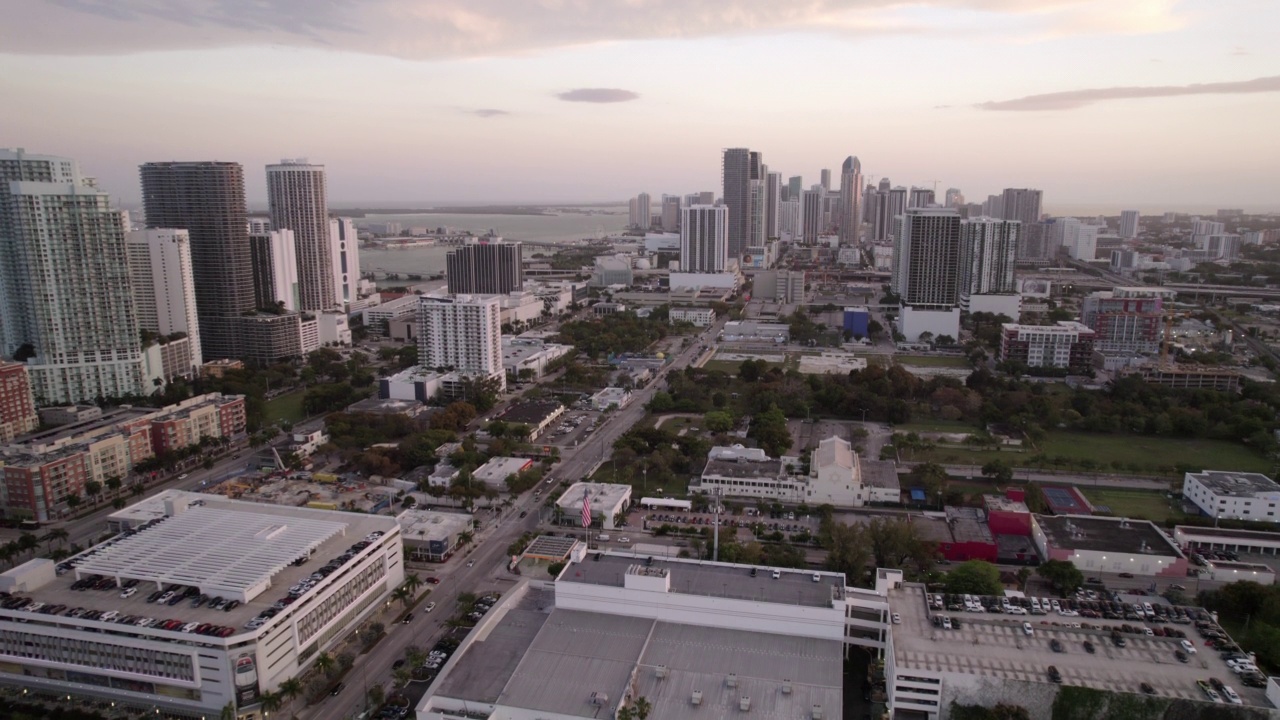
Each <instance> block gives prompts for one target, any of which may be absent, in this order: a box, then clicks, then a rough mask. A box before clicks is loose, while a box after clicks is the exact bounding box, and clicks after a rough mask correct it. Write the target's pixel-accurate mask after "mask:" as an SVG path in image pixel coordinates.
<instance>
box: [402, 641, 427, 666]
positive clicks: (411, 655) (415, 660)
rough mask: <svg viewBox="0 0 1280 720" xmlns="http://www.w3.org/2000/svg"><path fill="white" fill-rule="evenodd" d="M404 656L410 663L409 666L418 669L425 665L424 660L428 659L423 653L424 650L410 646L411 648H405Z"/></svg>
mask: <svg viewBox="0 0 1280 720" xmlns="http://www.w3.org/2000/svg"><path fill="white" fill-rule="evenodd" d="M404 656H405V659H406V660H408V661H409V664H410V665H412V666H413V667H418V666H419V665H421V664H422V663H423V661H424V660H426V659H427V654H426V653H425V652H423V651H422V648H420V647H418V646H417V645H410V646H409V647H407V648H405V649H404Z"/></svg>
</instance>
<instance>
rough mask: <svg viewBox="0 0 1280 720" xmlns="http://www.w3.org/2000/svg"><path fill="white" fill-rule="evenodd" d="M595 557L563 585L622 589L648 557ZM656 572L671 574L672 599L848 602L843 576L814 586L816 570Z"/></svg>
mask: <svg viewBox="0 0 1280 720" xmlns="http://www.w3.org/2000/svg"><path fill="white" fill-rule="evenodd" d="M595 557H596V555H589V556H588V557H587V558H586V559H584V560H583V561H582V562H576V563H573V564H571V565H570V566H569V567H568V568H567V569H566V570H565V572H564V574H563V575H561V576H560V582H576V583H584V584H587V585H608V586H611V587H623V584H624V581H623V577H624V576H625V575H626V573H627V568H629V567H632V566H633V565H636V564H637V560H640V561H643V560H644V559H645V558H647V557H648V556H646V555H642V554H639V553H623V552H618V551H612V552H609V553H602V554H599V559H598V560H597V559H595ZM652 567H654V568H662V569H666V570H667V571H669V572H670V574H671V592H673V593H683V594H685V595H706V596H710V597H725V598H736V599H739V600H755V601H757V602H768V603H778V604H781V605H800V606H805V607H821V608H829V607H831V605H832V602H833V601H834V600H837V599H838V600H840V601H841V602H843V601H844V576H842V575H837V574H836V573H829V572H818V577H819V582H814V581H813V574H814V572H815V571H812V570H792V569H779V572H781V577H779V578H778V579H777V580H774V579H773V577H772V574H771V571H772V570H773V568H767V567H760V568H758V569H757V572H756V576H755V577H752V576H751V566H748V565H736V566H726V565H723V564H716V565H712V564H705V565H704V564H702V563H699V562H697V561H689V562H680V561H673V560H661V559H658V558H654V559H653V565H652Z"/></svg>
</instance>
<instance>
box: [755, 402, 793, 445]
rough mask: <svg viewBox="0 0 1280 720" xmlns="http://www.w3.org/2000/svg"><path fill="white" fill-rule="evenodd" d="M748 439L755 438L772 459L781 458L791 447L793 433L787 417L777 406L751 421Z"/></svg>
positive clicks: (771, 407) (772, 406)
mask: <svg viewBox="0 0 1280 720" xmlns="http://www.w3.org/2000/svg"><path fill="white" fill-rule="evenodd" d="M747 437H750V438H753V439H754V440H755V441H756V442H757V443H759V444H760V447H761V448H763V449H764V451H765V452H766V453H768V454H769V455H770V456H772V457H779V456H781V455H782V454H783V453H785V452H786V451H787V449H788V448H790V447H791V442H792V440H791V431H790V430H788V429H787V416H786V415H785V414H784V413H783V412H782V410H781V409H780V408H779V407H778V406H777V405H770V406H769V409H768V410H766V411H764V412H762V413H759V414H758V415H756V416H755V417H754V418H752V419H751V428H750V429H749V430H747Z"/></svg>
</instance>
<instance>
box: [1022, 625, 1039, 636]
mask: <svg viewBox="0 0 1280 720" xmlns="http://www.w3.org/2000/svg"><path fill="white" fill-rule="evenodd" d="M1022 634H1023V635H1035V634H1036V631H1035V630H1032V629H1031V623H1029V622H1024V623H1022Z"/></svg>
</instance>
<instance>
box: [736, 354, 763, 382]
mask: <svg viewBox="0 0 1280 720" xmlns="http://www.w3.org/2000/svg"><path fill="white" fill-rule="evenodd" d="M765 367H767V366H765V364H764V363H763V362H756V361H755V360H751V359H747V360H743V361H742V364H740V365H739V366H738V378H739V379H741V380H742V381H743V382H755V381H757V380H759V379H760V375H761V373H762V372H763V371H764V369H765Z"/></svg>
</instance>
